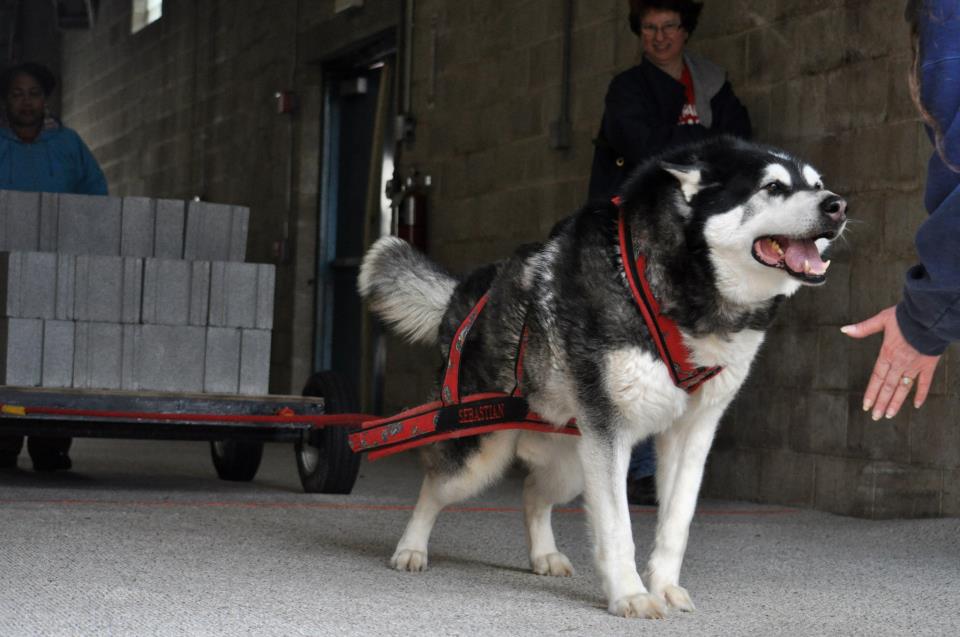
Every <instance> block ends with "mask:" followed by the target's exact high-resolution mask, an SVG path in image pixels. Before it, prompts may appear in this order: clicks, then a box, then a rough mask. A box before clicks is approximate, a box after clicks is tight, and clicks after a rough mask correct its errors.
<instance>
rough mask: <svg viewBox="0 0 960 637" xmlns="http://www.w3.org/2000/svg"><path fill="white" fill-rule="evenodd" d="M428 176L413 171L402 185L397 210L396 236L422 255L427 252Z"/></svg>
mask: <svg viewBox="0 0 960 637" xmlns="http://www.w3.org/2000/svg"><path fill="white" fill-rule="evenodd" d="M430 181H431V180H430V176H429V175H426V176H424V177H421V176H420V173H418V172H417V171H414V172H413V173H412V174H411V175H410V176H409V177H407V180H406V182H405V183H404V185H403V194H402V196H401V198H400V205H399V207H398V210H397V236H398V237H400V238H401V239H403V240H405V241H407V242H409V243H410V245H412V246H413V247H415V248H416V249H418V250H420V251H421V252H423V253H426V251H427V189H429V188H430Z"/></svg>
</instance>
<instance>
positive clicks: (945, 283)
mask: <svg viewBox="0 0 960 637" xmlns="http://www.w3.org/2000/svg"><path fill="white" fill-rule="evenodd" d="M906 17H907V20H908V22H910V25H911V32H912V36H913V37H912V41H913V51H914V54H913V60H914V61H913V68H912V72H911V93H912V95H913V98H914V103H915V104H916V106H917V109H918V111H919V112H920V115H921V117H922V118H923V120H924V123H925V124H926V130H927V135H928V136H929V137H930V140H931V141H932V142H933V147H934V151H933V154H932V156H931V157H930V161H929V163H928V165H927V182H926V192H925V195H924V205H925V207H926V209H927V212H928V213H929V215H930V216H929V217H928V218H927V219H926V221H924V223H923V224H922V225H921V226H920V228H919V230H918V231H917V235H916V248H917V256H918V257H919V260H920V263H919V264H917V265H915V266H913V267H912V268H910V269H909V270H908V271H907V273H906V281H905V284H904V287H903V296H902V299H901V301H900V302H899V303H898V304H897V305H894V306H892V307H888V308H886V309H885V310H883V311H881V312H880V313H879V314H877V315H875V316H873V317H871V318H869V319H867V320H865V321H863V322H861V323H857V324H855V325H846V326H844V327H842V328H841V330H842V331H843V332H844V333H846V334H848V335H849V336H852V337H854V338H863V337H865V336H869V335H871V334H877V333H881V332H882V333H883V344H882V345H881V347H880V353H879V355H878V356H877V360H876V363H875V364H874V367H873V373H872V375H871V377H870V381H869V382H868V384H867V389H866V392H865V394H864V399H863V410H864V411H871V412H872V413H871V415H872V417H873V419H874V420H879V419H880V418H883V417H886V418H893V417H894V416H895V415H896V414H897V412H898V411H899V410H900V407H901V405H903V402H904V401H905V400H906V398H907V396H908V395H909V393H910V390H911V389H913V388H914V387H916V394H915V395H914V399H913V404H914V407H917V408H919V407H920V406H921V405H923V402H924V401H925V400H926V398H927V394H928V392H929V391H930V384H931V382H932V380H933V373H934V371H935V370H936V367H937V363H938V362H939V361H940V356H941V355H942V354H943V352H944V350H945V349H946V348H947V346H948V345H949V344H950V343H951V342H953V341H956V340H960V2H958V0H911V2H909V3H908V4H907V10H906Z"/></svg>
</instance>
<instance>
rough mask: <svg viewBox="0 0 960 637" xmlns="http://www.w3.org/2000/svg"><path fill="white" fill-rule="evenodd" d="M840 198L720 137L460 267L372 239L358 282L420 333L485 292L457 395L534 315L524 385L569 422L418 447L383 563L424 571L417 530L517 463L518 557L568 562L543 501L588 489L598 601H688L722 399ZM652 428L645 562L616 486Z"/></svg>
mask: <svg viewBox="0 0 960 637" xmlns="http://www.w3.org/2000/svg"><path fill="white" fill-rule="evenodd" d="M621 211H622V216H623V218H624V221H625V222H626V224H627V226H628V230H627V231H626V233H627V235H628V237H629V243H630V244H632V250H631V252H632V254H631V256H630V257H629V258H635V257H636V256H637V255H638V254H640V255H643V258H644V259H645V267H643V272H641V273H640V275H641V276H644V275H645V279H646V283H647V285H648V287H649V290H650V291H651V292H652V295H653V297H654V298H655V299H656V302H657V303H659V309H660V313H661V314H662V315H663V316H666V317H668V319H669V320H671V321H672V322H673V323H674V324H675V325H676V326H677V327H678V328H679V331H680V333H681V334H682V339H683V343H684V345H685V347H686V351H687V353H688V355H689V359H690V361H691V362H692V363H693V364H694V365H697V366H705V367H713V366H722V371H721V372H720V373H719V374H717V375H716V376H713V377H712V378H710V379H709V380H707V381H705V382H704V383H703V385H702V386H701V387H699V389H698V390H696V391H693V392H690V391H686V390H684V389H683V388H681V387H680V386H678V385H677V384H676V383H675V378H674V376H673V375H672V374H671V371H670V370H669V369H668V368H667V366H666V365H665V363H664V362H663V360H664V359H663V358H662V354H661V353H660V352H659V351H658V347H657V345H656V343H655V341H654V338H655V336H654V334H653V332H654V331H655V330H653V329H651V328H649V327H648V324H647V323H646V322H645V321H644V319H643V317H642V316H641V313H640V312H639V311H638V304H637V302H636V301H635V298H634V296H633V295H632V294H631V289H630V286H629V285H628V280H627V279H628V277H627V276H626V275H625V264H624V259H623V258H621V254H622V253H621V252H620V250H619V248H618V228H619V226H618V218H619V217H620V216H621ZM845 211H846V203H845V202H844V200H843V199H841V198H840V197H839V196H837V195H836V194H834V193H832V192H829V191H828V190H826V189H824V187H823V184H822V182H821V178H820V175H819V174H818V173H817V171H816V170H815V169H814V168H812V167H811V166H810V165H808V164H806V163H804V162H802V161H800V160H799V159H797V158H795V157H793V156H791V155H789V154H787V153H785V152H783V151H780V150H777V149H774V148H769V147H763V146H758V145H755V144H751V143H748V142H744V141H741V140H736V139H732V138H716V139H713V140H710V141H707V142H704V143H700V144H696V145H692V146H687V147H682V148H678V149H676V150H673V151H669V152H667V153H665V154H663V155H662V156H660V157H658V158H656V159H654V160H651V161H649V162H647V163H646V164H645V165H644V166H642V167H640V168H639V169H638V171H637V173H636V174H635V175H634V176H633V177H632V179H631V180H630V181H629V182H628V183H627V185H626V186H625V188H624V191H623V197H622V200H621V202H620V205H617V204H616V203H598V204H596V205H588V206H586V207H585V208H583V209H582V210H581V211H580V212H579V213H577V214H576V215H574V216H572V217H569V218H567V219H565V220H563V221H561V222H560V223H558V224H557V226H556V227H555V228H554V231H553V232H552V233H551V236H550V237H549V239H548V240H547V241H546V242H544V243H542V244H534V245H527V246H524V247H522V248H520V249H519V250H517V252H516V253H515V254H514V256H513V257H512V258H510V259H508V260H505V261H501V262H498V263H494V264H491V265H487V266H484V267H481V268H479V269H478V270H476V271H475V272H473V273H471V274H470V275H469V276H467V277H466V278H464V279H462V280H458V279H456V278H454V277H453V276H451V275H450V274H448V273H446V272H445V271H443V270H442V269H441V268H440V267H438V266H437V265H435V264H433V263H432V262H430V261H429V260H427V259H426V257H424V256H423V255H421V254H420V253H418V252H416V251H415V250H414V249H413V248H411V247H410V246H409V245H408V244H407V243H405V242H403V241H401V240H400V239H397V238H395V237H385V238H383V239H380V240H379V241H377V242H376V243H375V244H374V245H373V246H372V247H371V249H370V251H369V252H368V253H367V255H366V257H365V259H364V263H363V266H362V268H361V272H360V278H359V289H360V292H361V294H362V295H363V296H364V297H365V298H366V299H367V300H368V301H369V304H370V307H371V308H372V309H373V310H374V311H375V312H376V313H377V314H378V315H379V316H380V317H381V318H383V319H384V320H385V321H386V322H387V323H388V324H390V325H391V326H392V327H393V328H394V329H395V330H396V331H397V333H399V334H400V335H402V336H404V337H406V338H407V339H408V340H410V341H412V342H420V343H427V344H431V345H438V346H439V347H440V350H441V352H442V354H443V355H444V356H446V355H447V353H448V351H449V348H450V342H451V338H452V337H453V334H454V331H455V330H456V329H457V327H458V326H459V325H460V323H461V321H462V320H463V319H464V317H465V316H466V315H467V313H468V312H469V311H470V309H471V308H472V307H473V305H474V303H476V302H477V299H478V298H479V297H480V296H481V295H483V294H484V293H486V292H489V301H488V303H487V305H486V308H485V309H484V311H483V313H482V314H480V315H479V318H478V319H477V321H476V324H475V325H474V326H473V329H472V331H471V332H470V334H469V338H468V340H467V342H466V345H465V346H464V348H463V362H462V368H461V376H460V378H461V383H462V386H463V391H464V392H465V393H469V392H482V391H506V392H509V391H510V390H511V389H512V388H513V387H514V384H515V383H516V371H515V362H516V360H515V358H516V355H517V351H518V343H519V340H520V338H521V333H522V332H523V331H524V326H526V329H527V334H528V340H527V344H526V348H525V355H524V357H523V363H522V372H523V376H522V378H523V384H522V387H523V393H524V395H525V396H526V398H527V400H528V402H529V405H530V408H531V409H532V410H534V411H536V412H537V413H539V414H540V415H541V416H542V417H543V418H544V419H546V420H547V421H549V422H551V423H554V424H556V425H557V426H558V427H559V426H562V425H564V424H565V423H567V422H568V421H570V420H571V419H574V418H575V419H576V425H577V427H578V428H579V430H580V433H581V435H580V436H579V437H575V436H564V435H556V434H550V433H538V432H530V431H518V430H505V431H496V432H493V433H489V434H485V435H481V436H476V437H471V438H464V439H458V440H449V441H443V442H438V443H436V444H433V445H430V446H427V447H425V448H424V452H423V457H424V460H425V465H426V477H425V479H424V482H423V486H422V489H421V491H420V497H419V500H418V501H417V505H416V509H415V510H414V513H413V517H412V519H411V520H410V522H409V524H408V525H407V528H406V531H405V532H404V534H403V537H402V538H401V539H400V543H399V544H398V546H397V549H396V552H395V553H394V555H393V558H392V559H391V565H392V566H393V567H394V568H396V569H399V570H405V571H421V570H423V569H425V568H426V566H427V541H428V539H429V537H430V531H431V529H432V527H433V525H434V522H435V520H436V518H437V515H438V514H439V513H440V511H441V510H442V509H443V508H444V507H445V506H447V505H449V504H451V503H454V502H457V501H460V500H463V499H465V498H468V497H470V496H473V495H474V494H476V493H478V492H479V491H480V490H481V489H483V488H484V487H485V486H487V485H489V484H490V483H491V482H493V481H494V480H496V479H498V478H499V477H500V476H501V475H502V474H503V473H504V471H505V470H506V469H507V467H508V466H510V465H511V463H512V462H513V461H514V460H515V459H517V458H519V459H520V460H521V461H522V463H523V465H525V467H526V468H527V470H528V471H529V475H528V477H527V478H526V482H525V483H524V493H523V502H524V512H525V518H526V526H527V534H528V538H529V544H530V547H529V548H530V562H531V566H532V569H533V571H534V572H535V573H538V574H541V575H570V574H572V572H573V568H572V566H571V565H570V562H569V560H568V559H567V558H566V556H564V555H563V554H562V553H560V552H559V551H558V550H557V545H556V543H555V541H554V536H553V530H552V528H551V522H550V515H551V509H552V507H553V505H555V504H559V503H563V502H567V501H569V500H571V499H573V498H574V497H576V496H577V495H579V494H580V493H583V494H584V498H585V503H586V510H587V513H588V517H589V522H590V525H591V527H592V532H593V533H592V537H593V541H594V544H595V547H594V548H595V551H594V553H595V559H596V563H597V567H598V570H599V573H600V576H601V578H602V581H603V588H604V592H605V594H606V598H607V602H608V608H609V611H610V612H611V613H613V614H615V615H621V616H626V617H662V616H663V615H664V614H665V613H666V612H667V608H668V607H673V608H676V609H680V610H693V602H692V601H691V599H690V596H689V595H688V593H687V591H686V590H685V589H684V588H682V587H681V586H680V566H681V562H682V560H683V555H684V552H685V550H686V545H687V537H688V531H689V526H690V522H691V519H692V518H693V514H694V508H695V505H696V500H697V493H698V491H699V489H700V482H701V479H702V476H703V468H704V463H705V461H706V458H707V452H708V451H709V449H710V444H711V442H712V440H713V436H714V432H715V430H716V428H717V424H718V422H719V421H720V416H721V415H722V414H723V411H724V409H726V407H727V405H729V404H730V401H731V400H732V399H733V397H734V395H735V394H736V393H737V391H738V389H739V388H740V386H741V385H742V384H743V382H744V380H745V378H746V376H747V373H748V372H749V369H750V364H751V361H752V360H753V358H754V356H755V355H756V353H757V350H758V348H759V347H760V344H761V343H762V341H763V337H764V330H765V329H766V328H767V327H768V326H769V324H770V322H771V321H772V319H773V315H774V312H775V310H776V308H777V305H778V304H779V303H780V301H781V300H782V299H784V298H785V297H787V296H789V295H791V294H793V293H794V292H796V291H797V289H798V288H799V287H800V286H801V285H804V284H806V285H817V284H820V283H823V282H824V280H825V278H826V272H827V267H828V266H829V261H826V262H825V261H823V260H822V258H821V255H822V253H823V251H824V250H825V249H826V247H827V246H828V244H829V243H830V242H831V241H832V240H833V239H835V238H836V237H837V236H839V235H840V233H841V232H842V230H843V228H844V225H845V223H846V214H845ZM649 436H655V437H656V449H657V458H658V466H657V476H656V483H657V497H658V500H659V515H658V523H657V532H656V541H655V546H654V549H653V552H652V554H651V556H650V560H649V562H648V564H647V568H646V571H645V574H644V576H643V577H642V578H641V576H640V574H639V573H638V572H637V565H636V561H635V555H634V543H633V533H632V530H631V527H630V513H629V510H628V506H627V497H626V489H625V483H626V475H627V465H628V461H629V458H630V450H631V449H632V447H633V446H634V445H635V444H636V443H637V442H639V441H641V440H643V439H645V438H647V437H649Z"/></svg>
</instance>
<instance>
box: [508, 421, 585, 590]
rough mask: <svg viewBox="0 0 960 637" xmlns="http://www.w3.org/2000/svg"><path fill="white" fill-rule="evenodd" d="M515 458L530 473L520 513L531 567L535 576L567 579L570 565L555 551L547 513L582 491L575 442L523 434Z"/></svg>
mask: <svg viewBox="0 0 960 637" xmlns="http://www.w3.org/2000/svg"><path fill="white" fill-rule="evenodd" d="M517 457H519V458H520V459H521V460H523V461H524V462H525V463H526V465H527V467H528V469H529V471H530V473H529V475H528V476H527V479H526V480H525V481H524V483H523V513H524V521H525V522H526V525H527V540H528V542H529V545H530V567H531V568H532V569H533V572H534V573H536V574H537V575H554V576H564V577H566V576H570V575H573V566H572V565H571V564H570V560H568V559H567V556H566V555H564V554H563V553H561V552H560V551H558V550H557V544H556V541H555V540H554V537H553V526H552V525H551V522H550V514H551V512H552V511H553V505H555V504H563V503H564V502H569V501H570V500H572V499H573V498H575V497H577V496H578V495H579V494H580V493H581V492H582V491H583V473H582V472H581V470H580V461H579V459H578V458H577V439H576V438H574V437H572V436H563V435H558V434H546V433H530V432H524V433H522V434H521V435H520V439H519V441H518V442H517Z"/></svg>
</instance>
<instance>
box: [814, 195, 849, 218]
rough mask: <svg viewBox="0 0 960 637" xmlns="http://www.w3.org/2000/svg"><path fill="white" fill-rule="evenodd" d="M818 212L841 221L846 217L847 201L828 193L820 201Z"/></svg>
mask: <svg viewBox="0 0 960 637" xmlns="http://www.w3.org/2000/svg"><path fill="white" fill-rule="evenodd" d="M820 212H822V213H823V214H825V215H827V216H828V217H830V218H831V219H833V220H834V221H836V222H837V223H842V222H844V221H846V219H847V202H846V201H845V200H844V199H843V197H840V196H839V195H830V196H829V197H826V198H825V199H824V200H823V201H821V202H820Z"/></svg>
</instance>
